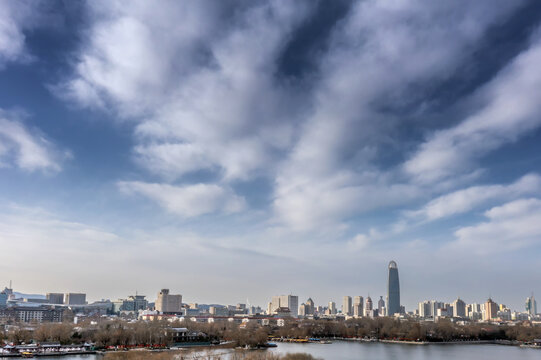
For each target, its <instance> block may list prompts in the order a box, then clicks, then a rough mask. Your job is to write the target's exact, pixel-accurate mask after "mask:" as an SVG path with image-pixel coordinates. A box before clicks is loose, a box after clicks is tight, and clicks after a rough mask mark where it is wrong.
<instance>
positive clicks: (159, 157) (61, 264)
mask: <svg viewBox="0 0 541 360" xmlns="http://www.w3.org/2000/svg"><path fill="white" fill-rule="evenodd" d="M0 24H6V25H5V26H0V39H1V41H0V245H1V246H2V254H7V255H6V256H3V257H2V261H0V276H1V277H0V284H3V283H7V282H8V281H9V280H13V281H14V286H16V287H17V288H19V289H22V291H23V292H26V291H30V292H32V291H36V292H38V293H43V294H46V293H48V292H50V293H52V292H74V293H77V292H86V293H88V294H89V296H90V298H91V299H92V300H98V299H100V298H105V297H110V298H112V299H116V298H120V297H123V296H127V295H126V294H133V293H135V292H136V291H138V292H139V293H141V294H147V295H149V294H154V293H155V292H156V290H159V289H166V288H168V289H170V290H171V292H172V293H174V294H177V293H180V294H183V295H184V296H185V297H186V298H187V299H190V301H195V302H201V303H205V302H208V301H213V300H214V299H217V300H218V301H221V302H224V303H237V302H239V301H245V299H246V298H248V299H249V300H250V302H253V303H257V304H260V305H261V306H264V304H265V302H266V301H267V300H268V297H269V296H274V295H276V294H291V293H294V294H295V295H297V296H299V298H300V299H301V300H302V299H307V298H308V297H311V298H312V299H315V300H317V301H316V302H317V303H321V304H325V303H328V302H329V301H334V302H335V303H336V304H338V305H337V307H340V305H342V302H343V296H360V295H362V296H364V297H365V299H366V297H367V296H368V295H370V296H371V299H372V301H373V303H374V306H376V304H377V302H378V300H379V298H380V296H383V297H384V298H385V297H386V296H387V287H386V285H385V284H386V283H387V281H388V272H387V269H386V267H385V264H387V263H388V262H389V261H390V260H391V259H394V260H395V261H396V262H397V263H398V264H400V269H401V276H400V290H401V292H400V299H401V303H402V305H405V306H406V307H407V308H409V309H412V308H415V307H416V306H417V304H418V302H419V301H422V300H424V299H432V298H434V297H437V298H438V299H449V301H453V300H455V299H457V298H458V297H460V298H461V299H463V300H464V301H466V302H468V301H470V300H471V299H473V300H476V301H478V302H480V301H486V299H487V298H488V297H492V298H494V299H501V300H498V301H503V302H505V303H506V304H507V305H509V306H511V307H513V308H522V307H523V306H524V298H525V297H526V296H527V295H528V294H530V293H531V292H533V293H534V294H535V293H541V283H540V281H539V279H540V278H541V267H540V266H539V264H538V262H539V261H538V259H539V258H540V256H541V222H540V221H539V218H541V157H540V156H539V154H540V153H541V115H540V114H541V111H540V110H541V69H540V67H539V65H538V64H539V63H541V3H539V2H538V1H528V0H517V1H505V0H480V1H475V2H474V3H473V4H472V3H471V2H469V1H448V2H434V1H429V0H422V1H413V0H412V1H409V0H404V1H375V0H368V1H360V0H359V1H356V0H351V1H349V0H337V1H308V0H306V1H304V0H299V1H279V0H258V1H249V2H235V1H227V0H226V1H205V0H203V1H189V0H188V1H185V2H184V1H183V2H182V4H181V3H179V2H176V1H167V0H164V1H162V2H161V3H160V6H154V5H153V4H151V3H150V2H146V1H134V2H132V3H131V4H130V6H126V5H125V4H124V3H123V2H122V1H105V0H101V1H77V2H70V1H60V0H58V1H54V0H53V1H40V0H35V1H30V0H21V1H1V2H0ZM247 284H249V285H247ZM192 297H193V299H192Z"/></svg>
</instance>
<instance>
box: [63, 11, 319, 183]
mask: <svg viewBox="0 0 541 360" xmlns="http://www.w3.org/2000/svg"><path fill="white" fill-rule="evenodd" d="M309 9H310V6H309V5H308V2H283V1H271V2H266V3H252V4H248V6H245V7H243V6H241V7H240V8H238V9H236V10H235V11H234V12H233V13H230V12H231V9H229V8H228V7H227V5H226V4H222V3H220V2H206V1H193V2H184V3H182V4H180V3H178V2H175V1H170V2H167V1H166V2H162V3H161V4H160V6H154V5H153V4H151V3H148V2H144V1H136V2H133V3H132V4H131V6H129V7H126V6H123V3H122V2H109V1H107V2H99V3H94V2H93V3H91V4H90V9H89V10H90V13H91V19H92V26H91V27H90V31H89V32H88V34H87V41H88V42H87V43H86V44H85V46H83V50H82V52H81V53H80V54H78V56H77V58H78V61H77V66H76V69H75V74H74V76H73V77H72V78H71V79H69V80H68V81H67V82H66V83H64V84H62V85H60V86H59V87H58V88H57V91H59V92H60V93H61V94H63V96H66V97H68V98H70V99H72V100H75V101H77V102H78V103H79V104H81V105H83V106H93V107H98V108H100V107H101V108H108V109H109V108H112V109H114V111H116V112H117V113H119V114H120V115H121V116H122V117H124V118H130V119H136V120H137V121H138V124H139V125H138V126H137V131H136V134H137V141H138V145H137V146H136V148H135V151H134V154H135V157H136V159H137V161H138V163H139V164H141V165H142V166H144V167H146V168H147V169H149V170H150V171H152V172H155V173H157V174H159V175H163V176H164V177H165V178H167V179H171V178H178V177H181V176H182V175H184V174H186V173H190V172H193V171H197V170H200V169H209V168H210V169H213V170H218V171H219V172H220V173H221V174H222V175H223V177H224V178H226V179H239V178H240V179H246V178H251V177H253V176H256V175H257V174H259V173H262V172H266V171H268V168H269V165H270V167H272V163H273V162H274V161H275V159H274V158H273V155H272V153H273V152H275V151H281V150H284V149H286V148H287V147H288V146H289V145H290V144H291V140H292V135H293V128H294V126H295V125H294V122H295V121H294V120H295V117H296V116H297V115H296V114H295V105H294V104H295V101H294V100H295V98H298V97H299V95H297V93H296V92H293V91H292V90H291V89H288V88H287V86H285V85H283V84H280V83H279V82H277V81H276V80H275V79H274V74H275V72H276V66H277V65H276V60H277V57H278V56H279V55H280V52H281V50H282V49H283V47H284V46H285V45H286V43H287V41H288V38H289V35H290V34H291V32H292V31H293V29H294V28H295V27H296V26H298V25H299V24H300V22H301V21H302V20H303V19H304V18H305V17H306V15H307V13H308V12H309ZM108 105H112V107H109V106H108Z"/></svg>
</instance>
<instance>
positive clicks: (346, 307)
mask: <svg viewBox="0 0 541 360" xmlns="http://www.w3.org/2000/svg"><path fill="white" fill-rule="evenodd" d="M342 314H344V315H348V316H349V315H352V314H353V311H352V307H351V296H344V301H343V302H342Z"/></svg>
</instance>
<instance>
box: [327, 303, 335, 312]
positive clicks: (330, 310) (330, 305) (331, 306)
mask: <svg viewBox="0 0 541 360" xmlns="http://www.w3.org/2000/svg"><path fill="white" fill-rule="evenodd" d="M327 311H328V312H329V315H335V314H336V303H335V302H334V301H329V307H328V309H327Z"/></svg>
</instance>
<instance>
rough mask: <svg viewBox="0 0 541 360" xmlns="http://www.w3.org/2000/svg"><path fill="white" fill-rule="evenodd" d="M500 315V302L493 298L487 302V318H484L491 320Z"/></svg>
mask: <svg viewBox="0 0 541 360" xmlns="http://www.w3.org/2000/svg"><path fill="white" fill-rule="evenodd" d="M497 316H498V304H496V303H495V302H494V301H492V299H491V298H489V299H488V300H487V302H486V303H485V318H484V319H483V320H487V321H491V320H494V319H495V318H496V317H497Z"/></svg>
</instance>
